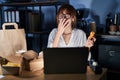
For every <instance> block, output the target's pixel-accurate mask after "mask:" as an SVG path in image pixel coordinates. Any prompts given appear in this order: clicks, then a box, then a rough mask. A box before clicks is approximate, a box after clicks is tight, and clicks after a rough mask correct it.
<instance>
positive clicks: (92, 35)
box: [88, 31, 95, 39]
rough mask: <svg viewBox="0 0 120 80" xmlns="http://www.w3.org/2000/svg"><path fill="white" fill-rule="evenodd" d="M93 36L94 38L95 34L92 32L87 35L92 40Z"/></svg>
mask: <svg viewBox="0 0 120 80" xmlns="http://www.w3.org/2000/svg"><path fill="white" fill-rule="evenodd" d="M94 36H95V32H93V31H92V32H90V35H89V37H88V38H89V39H92V37H94Z"/></svg>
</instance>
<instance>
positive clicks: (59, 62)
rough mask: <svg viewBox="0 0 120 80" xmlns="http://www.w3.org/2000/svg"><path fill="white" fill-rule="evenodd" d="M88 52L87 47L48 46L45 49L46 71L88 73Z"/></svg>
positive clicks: (46, 72) (54, 72)
mask: <svg viewBox="0 0 120 80" xmlns="http://www.w3.org/2000/svg"><path fill="white" fill-rule="evenodd" d="M88 54H89V49H88V48H86V47H74V48H73V47H69V48H46V49H44V50H43V59H44V73H45V74H72V73H73V74H79V73H86V71H87V60H88Z"/></svg>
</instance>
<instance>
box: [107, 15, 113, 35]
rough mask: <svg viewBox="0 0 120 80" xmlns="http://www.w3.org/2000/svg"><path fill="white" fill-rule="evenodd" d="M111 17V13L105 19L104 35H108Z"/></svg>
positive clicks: (111, 22) (111, 21)
mask: <svg viewBox="0 0 120 80" xmlns="http://www.w3.org/2000/svg"><path fill="white" fill-rule="evenodd" d="M111 16H112V15H111V13H109V14H108V15H107V18H106V33H109V31H110V25H112V24H113V18H112V17H111Z"/></svg>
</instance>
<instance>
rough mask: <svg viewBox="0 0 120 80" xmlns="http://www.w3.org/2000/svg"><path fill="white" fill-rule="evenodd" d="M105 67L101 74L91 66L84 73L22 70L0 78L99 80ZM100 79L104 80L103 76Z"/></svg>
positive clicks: (12, 79)
mask: <svg viewBox="0 0 120 80" xmlns="http://www.w3.org/2000/svg"><path fill="white" fill-rule="evenodd" d="M106 72H107V69H103V72H102V73H101V74H95V73H94V72H93V71H92V70H91V68H90V67H89V66H88V67H87V73H86V74H47V75H45V74H44V73H43V69H41V70H38V71H34V72H30V71H23V72H22V73H21V75H19V76H14V75H4V76H5V77H4V78H2V79H0V80H101V79H102V78H103V77H105V76H106ZM102 80H105V78H103V79H102Z"/></svg>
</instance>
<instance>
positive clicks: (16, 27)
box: [2, 23, 18, 30]
mask: <svg viewBox="0 0 120 80" xmlns="http://www.w3.org/2000/svg"><path fill="white" fill-rule="evenodd" d="M12 25H13V26H14V28H15V29H18V24H17V23H4V24H3V25H2V29H3V30H5V26H12Z"/></svg>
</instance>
